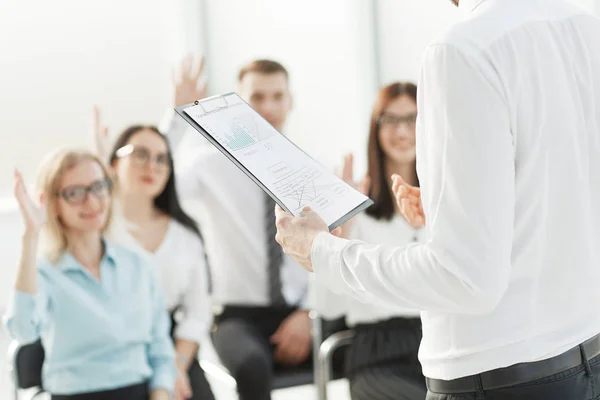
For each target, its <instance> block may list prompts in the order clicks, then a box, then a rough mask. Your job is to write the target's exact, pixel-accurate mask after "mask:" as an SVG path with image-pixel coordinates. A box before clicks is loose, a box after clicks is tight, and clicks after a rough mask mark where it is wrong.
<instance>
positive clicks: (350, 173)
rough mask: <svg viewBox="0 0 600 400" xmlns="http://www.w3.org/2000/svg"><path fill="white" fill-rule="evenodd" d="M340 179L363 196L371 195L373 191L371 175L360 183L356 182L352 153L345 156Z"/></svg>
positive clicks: (366, 176)
mask: <svg viewBox="0 0 600 400" xmlns="http://www.w3.org/2000/svg"><path fill="white" fill-rule="evenodd" d="M340 178H342V179H343V180H344V181H346V183H347V184H349V185H350V186H352V187H354V188H355V189H356V190H358V191H359V192H361V193H362V194H364V195H367V194H369V189H371V180H370V178H369V175H365V177H364V178H363V179H362V181H360V182H356V181H355V180H354V155H353V154H352V153H348V154H346V155H345V156H344V166H343V167H342V173H341V176H340Z"/></svg>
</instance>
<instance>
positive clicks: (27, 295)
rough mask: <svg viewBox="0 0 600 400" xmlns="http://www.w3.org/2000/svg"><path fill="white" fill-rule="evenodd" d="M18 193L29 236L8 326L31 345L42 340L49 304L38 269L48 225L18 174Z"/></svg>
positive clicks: (26, 231)
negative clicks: (41, 238)
mask: <svg viewBox="0 0 600 400" xmlns="http://www.w3.org/2000/svg"><path fill="white" fill-rule="evenodd" d="M14 193H15V198H16V199H17V202H18V204H19V209H20V211H21V215H22V216H23V219H24V221H25V232H24V234H23V241H22V249H21V259H20V261H19V268H18V270H17V279H16V282H15V286H14V289H15V290H14V293H13V296H12V299H11V300H10V304H9V307H8V310H7V313H6V315H5V317H4V323H5V325H6V327H7V329H8V331H9V333H10V335H11V336H12V337H13V338H14V339H16V340H18V341H19V342H21V343H29V342H33V341H35V340H36V339H37V338H38V337H39V323H40V318H41V315H40V314H41V311H42V310H44V309H45V304H46V301H47V300H46V294H45V291H44V290H43V285H41V284H39V282H38V278H37V266H36V258H37V248H38V241H39V235H40V230H41V228H42V226H43V225H44V222H45V221H46V211H45V207H44V205H43V204H41V205H38V204H36V203H35V202H34V201H33V200H32V199H31V197H30V196H29V194H28V193H27V190H26V188H25V183H24V182H23V177H22V176H21V174H20V173H19V172H18V171H16V170H15V190H14Z"/></svg>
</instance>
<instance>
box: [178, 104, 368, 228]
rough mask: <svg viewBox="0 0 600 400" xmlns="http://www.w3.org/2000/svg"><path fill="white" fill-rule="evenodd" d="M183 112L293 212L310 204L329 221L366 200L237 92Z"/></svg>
mask: <svg viewBox="0 0 600 400" xmlns="http://www.w3.org/2000/svg"><path fill="white" fill-rule="evenodd" d="M185 112H186V113H187V114H188V115H189V116H190V117H191V118H192V119H194V121H196V122H197V123H198V124H199V125H200V126H201V127H202V128H203V129H204V130H205V131H206V132H207V133H208V134H209V135H210V136H211V137H212V138H213V139H214V140H216V141H217V142H219V144H221V145H222V146H223V147H224V148H225V149H226V150H227V151H228V152H229V153H230V154H231V155H232V156H233V157H235V158H236V159H237V161H239V162H240V163H241V164H243V165H244V166H245V167H246V168H247V169H248V171H250V172H251V173H252V175H254V176H255V177H256V178H257V179H258V180H260V181H261V183H263V184H264V185H265V186H266V187H267V188H269V190H270V191H271V192H272V193H273V194H274V195H275V196H276V197H277V198H278V199H279V200H280V201H282V202H283V203H284V204H285V206H286V207H287V208H288V209H289V210H290V211H291V212H292V213H293V214H295V215H299V214H300V212H301V211H302V209H303V208H304V207H306V206H309V207H311V208H312V209H314V210H315V211H317V213H319V215H320V216H321V217H322V218H323V219H324V220H325V221H326V222H327V223H328V224H331V223H333V222H335V221H337V220H338V219H340V218H341V217H343V216H344V214H346V213H348V212H349V211H351V210H353V209H354V208H356V207H358V206H360V205H361V204H362V203H364V202H365V201H367V200H368V198H367V197H366V196H364V195H362V194H361V193H359V192H357V191H356V190H354V189H352V188H351V187H350V186H349V185H348V184H347V183H345V182H344V181H343V180H341V179H339V178H338V177H337V176H335V175H334V174H332V173H331V171H329V170H327V169H325V168H324V167H323V166H322V165H320V164H319V163H317V162H316V161H315V160H313V159H312V158H310V157H309V156H308V155H306V154H305V153H303V152H302V151H301V150H299V149H298V148H297V147H296V146H295V145H294V144H293V143H292V142H290V141H289V140H288V139H287V138H285V136H283V135H282V134H281V133H279V132H278V131H277V130H276V129H275V128H273V127H272V126H271V125H270V124H269V123H267V122H266V121H265V120H264V119H262V117H261V116H260V115H259V114H258V113H256V112H255V111H254V110H253V109H252V108H250V107H249V106H248V105H247V104H246V103H245V102H244V101H243V100H242V99H241V98H240V97H239V96H238V95H237V94H230V95H225V96H219V97H216V98H214V99H209V100H208V101H203V102H202V103H200V104H198V105H195V106H192V107H189V108H187V109H186V110H185Z"/></svg>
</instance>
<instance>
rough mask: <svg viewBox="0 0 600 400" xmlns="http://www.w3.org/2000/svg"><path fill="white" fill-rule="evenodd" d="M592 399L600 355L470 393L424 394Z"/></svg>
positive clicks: (466, 399)
mask: <svg viewBox="0 0 600 400" xmlns="http://www.w3.org/2000/svg"><path fill="white" fill-rule="evenodd" d="M516 399H524V400H593V399H600V356H597V357H595V358H593V359H591V360H590V361H585V362H584V363H583V364H581V365H579V366H577V367H574V368H571V369H569V370H566V371H563V372H560V373H558V374H554V375H552V376H547V377H545V378H542V379H538V380H535V381H531V382H527V383H523V384H520V385H518V386H513V387H506V388H502V389H494V390H488V391H484V390H478V391H477V392H473V393H460V394H443V393H431V392H429V393H427V400H516Z"/></svg>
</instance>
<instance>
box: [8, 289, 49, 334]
mask: <svg viewBox="0 0 600 400" xmlns="http://www.w3.org/2000/svg"><path fill="white" fill-rule="evenodd" d="M43 299H44V295H43V294H40V293H26V292H21V291H18V290H16V291H15V292H14V293H13V296H12V298H11V299H10V302H9V304H8V309H7V311H6V314H5V316H4V325H5V326H6V329H7V330H8V333H9V335H10V336H11V337H12V338H13V339H15V340H16V341H18V342H19V343H21V344H26V343H31V342H34V341H36V340H37V339H38V338H39V337H40V329H39V326H40V316H39V312H38V310H39V306H40V304H39V303H40V302H43Z"/></svg>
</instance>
